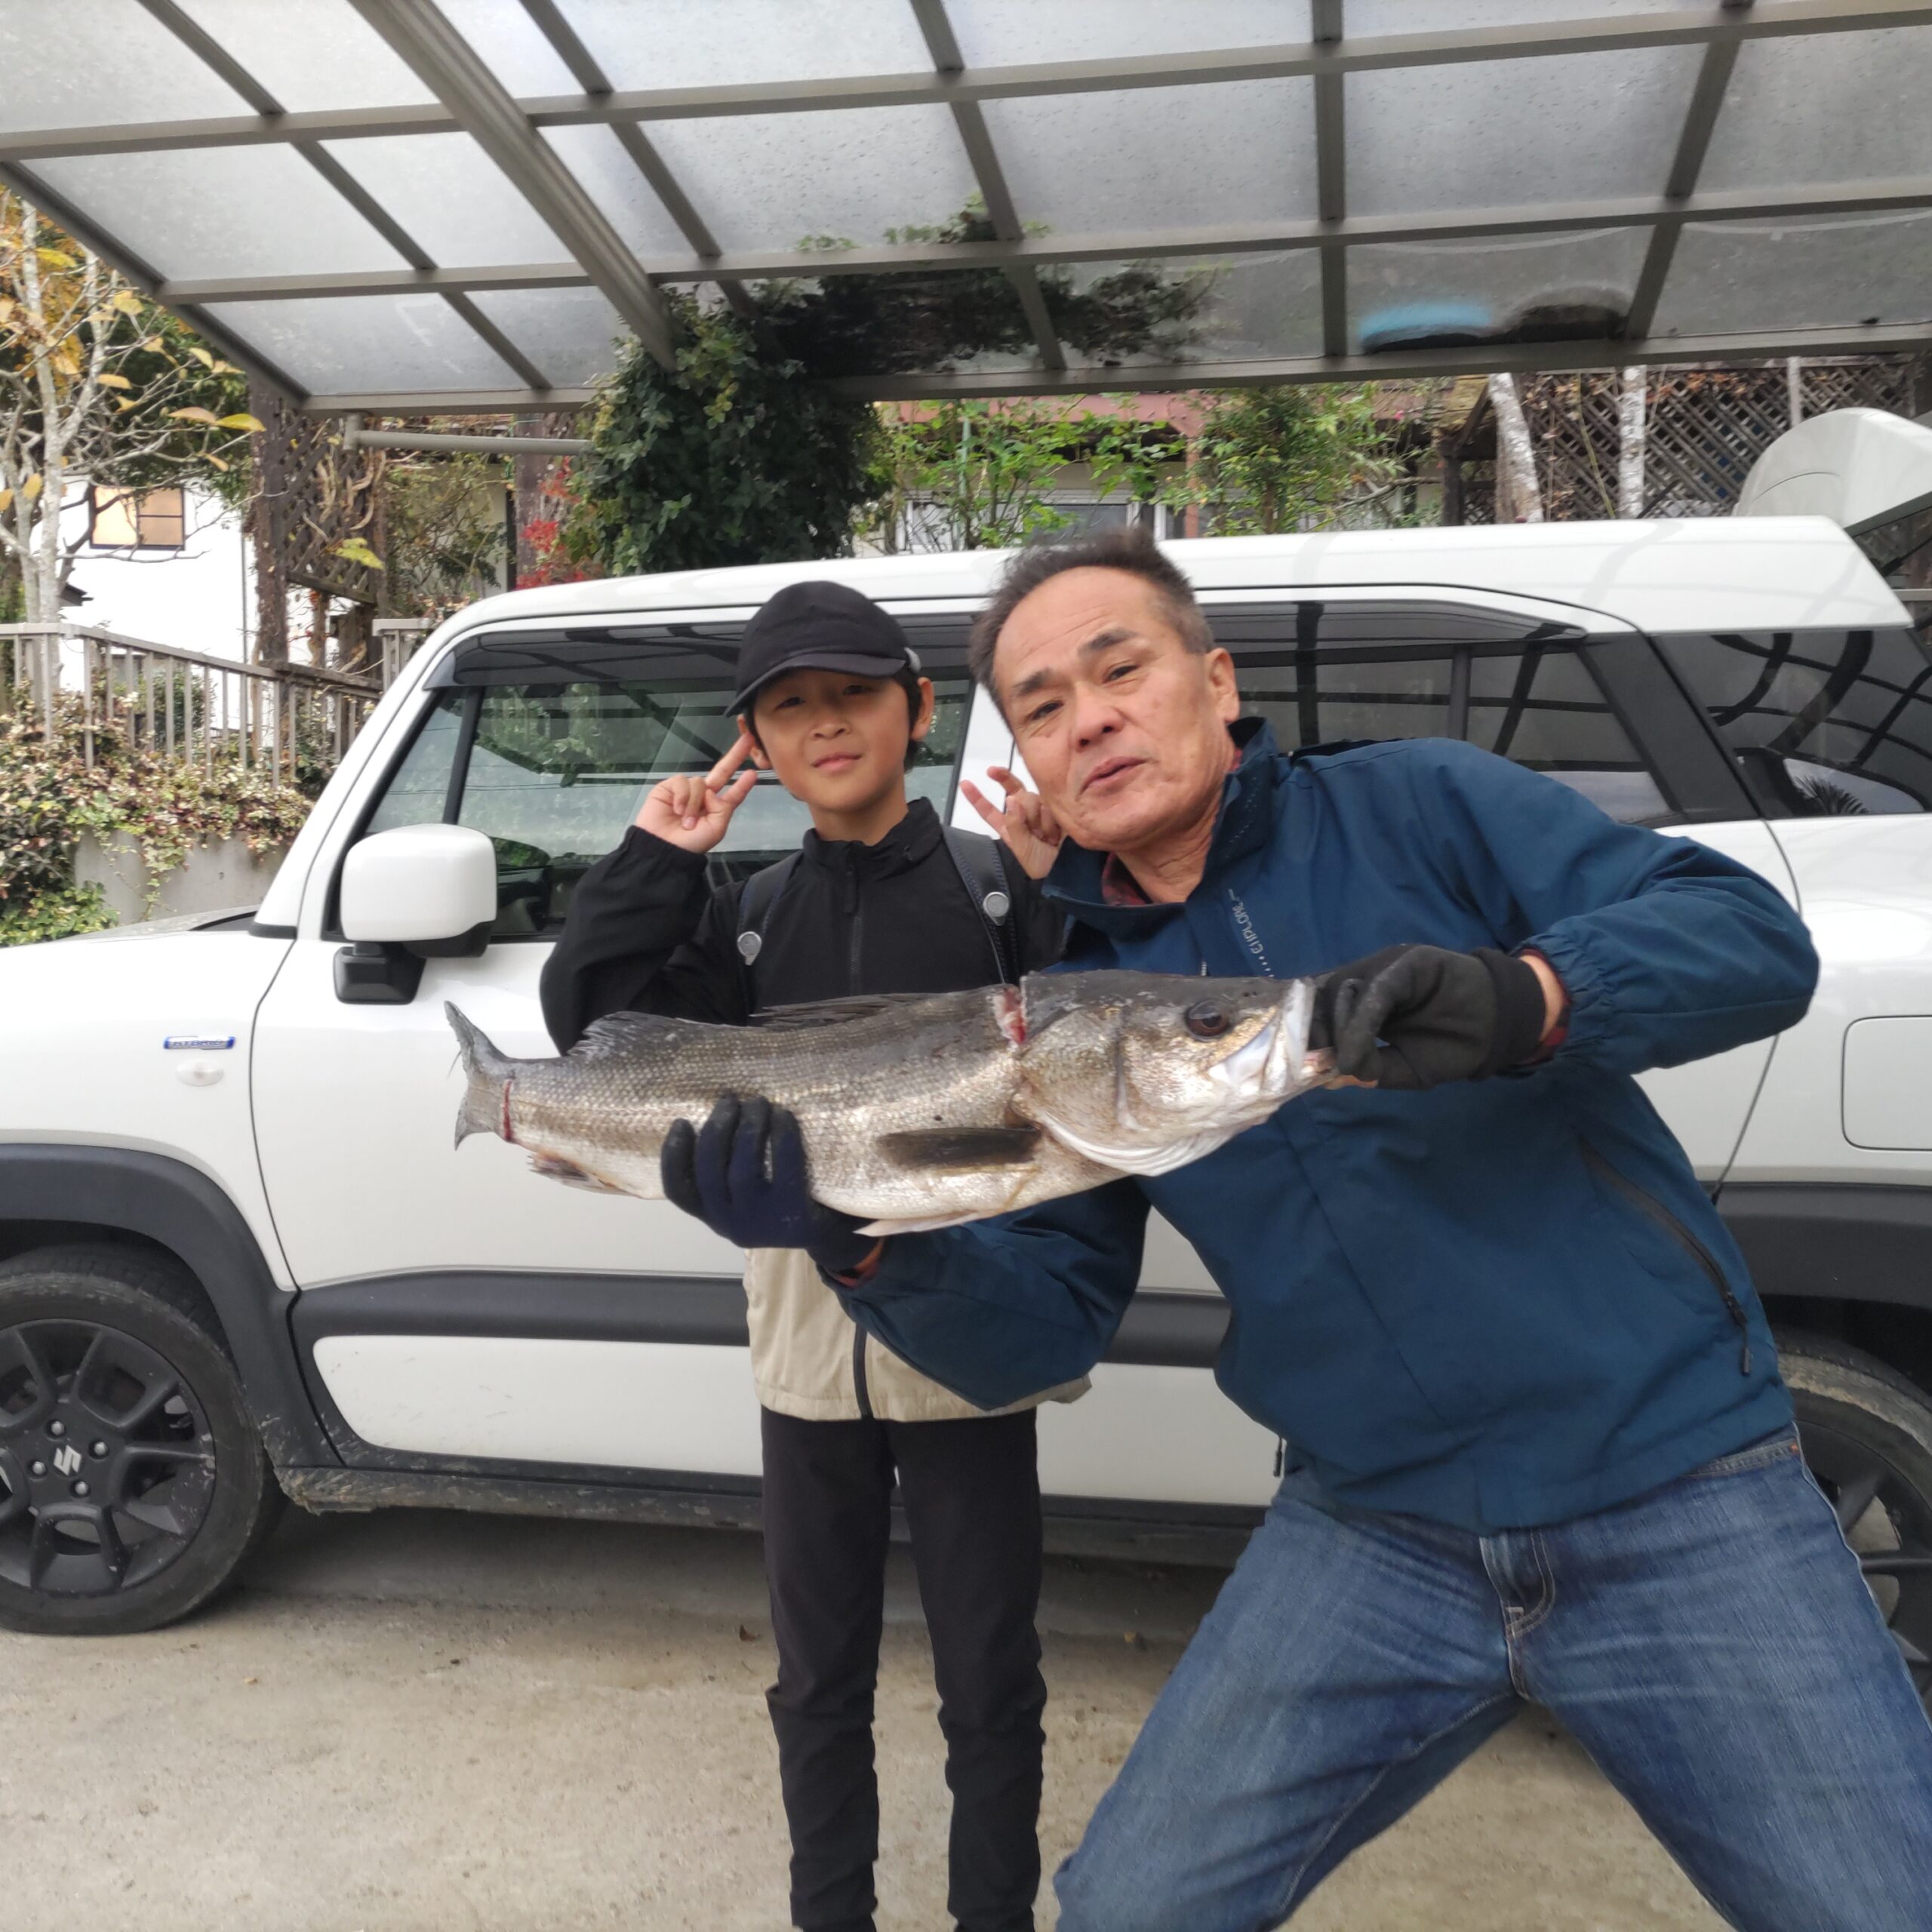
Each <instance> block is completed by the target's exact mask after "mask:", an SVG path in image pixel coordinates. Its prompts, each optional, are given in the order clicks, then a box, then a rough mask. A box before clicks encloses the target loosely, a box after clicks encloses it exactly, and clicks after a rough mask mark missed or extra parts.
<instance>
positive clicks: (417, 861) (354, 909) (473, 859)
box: [335, 825, 497, 1005]
mask: <svg viewBox="0 0 1932 1932" xmlns="http://www.w3.org/2000/svg"><path fill="white" fill-rule="evenodd" d="M339 916H340V921H341V926H342V934H343V937H344V938H345V939H346V940H351V941H352V942H353V943H352V944H351V945H349V946H346V947H344V948H343V950H342V951H341V952H340V953H338V954H337V955H336V974H335V977H336V993H337V997H338V998H341V999H343V1000H346V1001H350V1002H351V1003H352V1004H382V1005H407V1004H408V1002H409V1001H411V1000H412V999H414V998H415V996H416V988H417V983H419V982H420V980H421V978H422V974H423V968H422V962H423V961H424V960H425V959H450V958H464V957H466V956H473V955H475V954H477V953H479V952H481V951H482V950H483V949H484V948H485V946H487V945H488V943H489V940H490V928H491V926H492V925H493V924H494V923H495V921H496V917H497V849H496V848H495V847H494V845H492V844H491V842H490V841H489V840H488V838H485V836H484V835H483V834H482V833H481V832H476V831H473V830H472V829H470V828H469V826H460V825H405V826H397V827H396V829H395V830H394V831H393V832H377V833H376V834H374V836H373V837H371V838H365V839H363V840H361V841H360V842H359V843H358V844H355V845H353V846H352V847H351V848H349V856H348V857H346V859H344V860H343V864H342V884H341V891H340V900H339Z"/></svg>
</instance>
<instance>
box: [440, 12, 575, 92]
mask: <svg viewBox="0 0 1932 1932" xmlns="http://www.w3.org/2000/svg"><path fill="white" fill-rule="evenodd" d="M436 5H437V6H438V8H440V9H441V11H442V12H443V13H445V14H447V15H448V17H449V20H450V24H451V26H454V28H455V29H456V30H457V32H458V33H460V34H461V35H463V38H464V39H465V40H466V41H468V42H469V44H470V45H471V46H472V47H473V48H475V50H476V51H477V52H478V54H481V55H482V57H483V59H484V60H485V63H486V64H487V65H488V67H489V69H490V71H491V72H492V73H493V74H494V75H496V77H497V79H498V80H500V81H501V82H503V85H504V86H505V87H506V88H509V91H510V92H511V93H512V94H575V93H577V91H578V89H577V76H576V75H574V74H573V73H572V72H571V70H570V69H569V67H568V65H566V64H565V60H564V58H563V57H562V56H561V54H558V51H557V50H556V49H555V48H554V47H553V46H552V45H551V44H550V40H549V35H546V33H545V32H544V31H543V29H542V28H541V27H540V26H538V25H537V23H536V21H535V20H533V19H532V18H531V15H530V14H529V13H528V11H527V10H526V9H525V8H524V7H523V5H521V0H436Z"/></svg>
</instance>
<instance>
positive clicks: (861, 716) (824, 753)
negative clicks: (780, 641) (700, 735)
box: [749, 671, 933, 812]
mask: <svg viewBox="0 0 1932 1932" xmlns="http://www.w3.org/2000/svg"><path fill="white" fill-rule="evenodd" d="M907 709H908V707H907V705H906V692H905V691H904V689H903V688H902V687H901V686H900V685H899V684H898V683H897V681H895V680H894V679H892V678H860V677H854V675H852V673H851V672H849V671H787V672H786V673H785V674H784V675H783V677H778V678H773V679H772V681H771V683H770V684H768V685H766V686H765V687H764V689H763V690H762V691H759V692H758V694H757V696H756V697H754V698H753V699H752V709H751V717H750V720H749V721H750V723H752V724H753V725H755V727H756V728H757V736H758V743H759V745H760V746H761V749H758V750H755V751H754V752H752V757H753V758H755V760H756V761H757V762H758V764H760V765H761V766H762V767H763V768H764V769H765V770H767V771H775V772H776V773H777V774H778V782H779V783H780V784H781V785H783V786H784V787H785V789H786V791H788V792H790V793H791V794H792V796H793V797H794V798H798V799H800V800H801V801H803V802H804V804H807V805H811V806H817V808H819V809H820V810H821V811H833V812H850V811H863V810H864V809H865V808H866V807H867V806H869V805H870V804H873V803H874V802H875V801H877V800H878V799H879V798H883V797H884V796H885V795H887V793H888V792H890V791H891V790H892V789H894V787H895V786H903V784H904V783H905V772H906V728H907V724H908V719H907V717H906V712H907ZM932 718H933V688H932V681H931V679H930V678H921V679H920V680H919V706H918V716H917V717H915V718H912V719H911V720H910V723H911V727H912V737H913V738H915V739H919V738H923V737H924V736H925V735H926V733H927V731H928V730H929V729H930V728H931V724H932Z"/></svg>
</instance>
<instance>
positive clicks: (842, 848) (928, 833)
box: [799, 798, 942, 878]
mask: <svg viewBox="0 0 1932 1932" xmlns="http://www.w3.org/2000/svg"><path fill="white" fill-rule="evenodd" d="M941 830H942V828H941V826H940V822H939V814H938V813H937V812H936V811H934V810H933V808H932V806H931V803H930V802H929V801H928V800H926V799H924V798H915V799H913V800H912V801H911V802H910V804H908V805H907V807H906V816H905V817H903V818H902V819H901V820H900V821H899V823H897V825H895V826H894V827H893V828H892V829H891V831H890V832H888V833H887V834H886V835H885V836H884V838H881V839H880V840H879V841H878V843H877V844H872V845H862V844H860V842H859V841H857V839H856V838H820V836H819V835H818V834H817V832H807V833H806V834H805V835H804V841H803V842H802V844H801V846H800V848H799V849H800V851H801V853H802V854H803V855H804V862H805V863H806V864H807V865H808V866H819V867H820V868H821V869H823V870H824V871H826V872H832V873H835V874H837V875H839V876H840V877H841V878H854V877H856V878H885V877H887V876H888V875H889V874H891V873H893V872H906V871H909V869H911V868H912V866H916V865H918V863H920V861H921V860H923V859H924V858H925V857H927V856H928V854H931V852H932V851H933V850H934V848H935V847H936V846H937V844H939V842H940V835H941Z"/></svg>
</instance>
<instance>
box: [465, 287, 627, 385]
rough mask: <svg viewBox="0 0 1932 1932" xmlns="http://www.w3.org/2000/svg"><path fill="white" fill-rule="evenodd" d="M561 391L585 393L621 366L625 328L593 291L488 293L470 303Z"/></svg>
mask: <svg viewBox="0 0 1932 1932" xmlns="http://www.w3.org/2000/svg"><path fill="white" fill-rule="evenodd" d="M471 299H472V300H473V301H474V302H475V304H476V306H477V307H478V308H479V309H481V310H482V311H483V312H484V314H485V315H488V317H489V318H490V319H491V321H493V322H494V323H495V324H496V325H497V327H498V328H500V329H501V330H502V331H503V333H504V334H506V336H508V337H509V339H510V340H511V341H512V342H513V343H515V344H516V346H517V347H518V348H519V349H521V350H522V351H523V352H524V354H525V355H527V356H528V357H529V358H530V359H531V361H532V362H534V363H535V364H536V365H537V368H540V370H542V371H543V374H545V375H546V377H549V380H550V383H551V384H552V386H553V387H555V388H559V389H586V388H588V387H589V386H590V385H591V384H592V383H594V382H595V381H596V380H597V379H598V377H600V376H608V374H610V373H611V371H612V370H613V369H614V368H616V367H617V349H616V347H615V344H616V343H617V338H618V337H620V336H621V335H622V334H623V333H624V325H623V322H622V321H620V319H619V318H618V315H617V310H616V309H614V308H612V307H611V305H610V303H608V302H607V301H605V299H604V297H602V296H601V295H600V294H598V291H596V290H595V289H594V288H543V289H537V288H527V289H525V288H519V289H494V290H485V291H480V292H479V293H478V294H476V295H475V296H474V297H472V298H471Z"/></svg>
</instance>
